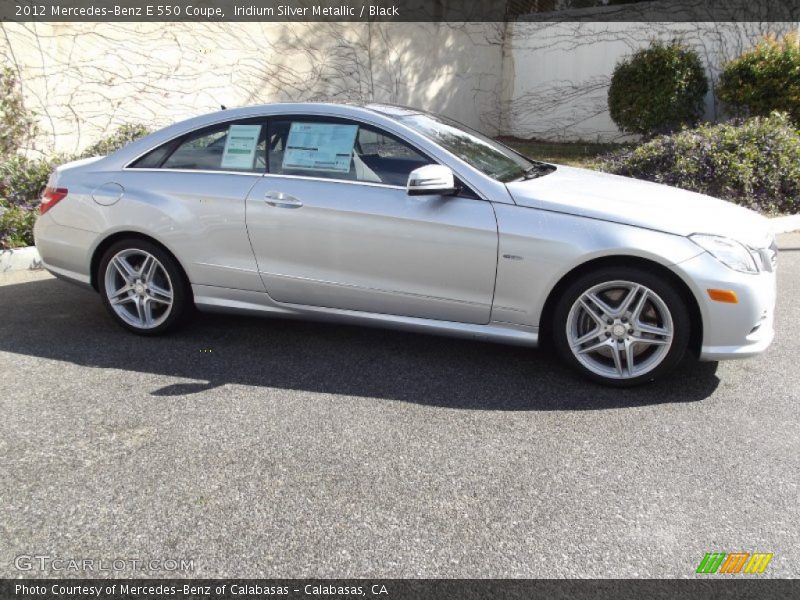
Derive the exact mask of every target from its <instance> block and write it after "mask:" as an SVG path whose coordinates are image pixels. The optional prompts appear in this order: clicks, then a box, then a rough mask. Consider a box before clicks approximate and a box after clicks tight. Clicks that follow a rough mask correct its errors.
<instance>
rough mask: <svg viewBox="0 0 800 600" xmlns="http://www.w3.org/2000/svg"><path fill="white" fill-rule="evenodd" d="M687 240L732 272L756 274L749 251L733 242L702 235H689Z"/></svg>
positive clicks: (755, 267)
mask: <svg viewBox="0 0 800 600" xmlns="http://www.w3.org/2000/svg"><path fill="white" fill-rule="evenodd" d="M689 239H690V240H692V241H693V242H694V243H695V244H697V245H698V246H700V247H701V248H702V249H703V250H706V251H707V252H708V253H709V254H711V255H712V256H714V258H716V259H717V260H718V261H720V262H721V263H722V264H723V265H725V266H726V267H730V268H731V269H733V270H734V271H740V272H742V273H758V267H757V266H756V261H755V260H754V259H753V256H752V255H751V254H750V251H749V250H748V249H747V248H746V247H745V246H743V245H742V244H740V243H739V242H737V241H735V240H732V239H730V238H726V237H720V236H718V235H706V234H702V233H696V234H694V235H690V236H689Z"/></svg>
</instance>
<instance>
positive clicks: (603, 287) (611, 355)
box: [567, 281, 674, 379]
mask: <svg viewBox="0 0 800 600" xmlns="http://www.w3.org/2000/svg"><path fill="white" fill-rule="evenodd" d="M673 335H674V327H673V323H672V315H671V314H670V311H669V308H667V305H666V303H665V302H664V301H663V300H662V299H661V297H660V296H659V295H658V294H656V293H655V292H654V291H653V290H651V289H650V288H648V287H646V286H644V285H641V284H639V283H634V282H632V281H608V282H605V283H601V284H598V285H595V286H593V287H591V288H589V289H588V290H586V291H585V292H583V293H582V294H581V295H580V296H579V297H578V299H577V300H576V301H575V303H574V304H573V305H572V308H571V309H570V311H569V315H568V316H567V341H568V342H569V347H570V349H571V350H572V353H573V355H574V356H575V358H577V359H578V361H579V362H580V363H581V364H582V365H583V366H584V367H586V368H587V369H589V370H590V371H591V372H592V373H595V374H597V375H600V376H602V377H608V378H612V379H632V378H634V377H639V376H640V375H644V374H645V373H648V372H650V371H652V370H653V369H655V368H656V367H657V366H658V365H659V364H661V362H662V361H663V360H664V358H665V357H666V356H667V354H668V353H669V349H670V347H671V346H672V338H673Z"/></svg>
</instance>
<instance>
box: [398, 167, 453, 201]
mask: <svg viewBox="0 0 800 600" xmlns="http://www.w3.org/2000/svg"><path fill="white" fill-rule="evenodd" d="M406 190H407V191H408V195H409V196H424V195H429V194H439V195H452V194H455V193H456V181H455V177H454V176H453V171H452V170H451V169H450V167H445V166H444V165H425V166H424V167H420V168H418V169H414V170H413V171H411V173H409V175H408V184H407V185H406Z"/></svg>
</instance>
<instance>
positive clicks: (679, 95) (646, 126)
mask: <svg viewBox="0 0 800 600" xmlns="http://www.w3.org/2000/svg"><path fill="white" fill-rule="evenodd" d="M706 92H708V79H707V78H706V74H705V71H704V70H703V65H702V63H701V62H700V57H699V56H698V55H697V53H696V52H695V51H693V50H690V49H688V48H686V47H684V46H683V45H681V44H680V43H679V42H677V41H672V42H670V43H669V44H663V43H660V42H653V43H652V44H651V45H650V47H649V48H645V49H643V50H639V51H638V52H636V53H634V54H633V56H631V57H630V58H628V59H627V60H624V61H622V62H620V63H618V64H617V66H616V67H615V68H614V74H613V75H612V77H611V87H609V90H608V109H609V112H610V114H611V118H612V119H613V120H614V123H616V124H617V127H619V128H620V129H621V130H622V131H625V132H628V133H638V134H642V135H645V136H652V135H655V134H659V133H669V132H671V131H675V130H676V129H679V128H680V127H681V126H684V125H695V124H697V122H698V121H699V120H700V117H701V116H702V114H703V99H704V97H705V95H706Z"/></svg>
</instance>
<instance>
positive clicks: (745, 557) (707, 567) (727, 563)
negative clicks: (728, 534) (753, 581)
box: [697, 552, 772, 574]
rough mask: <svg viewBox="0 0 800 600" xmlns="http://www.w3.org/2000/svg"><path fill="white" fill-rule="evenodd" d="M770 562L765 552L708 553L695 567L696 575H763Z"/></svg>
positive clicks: (770, 555)
mask: <svg viewBox="0 0 800 600" xmlns="http://www.w3.org/2000/svg"><path fill="white" fill-rule="evenodd" d="M771 560H772V553H766V552H754V553H752V554H750V553H749V552H733V553H729V554H726V553H725V552H709V553H707V554H706V555H705V556H704V557H703V560H701V561H700V564H699V565H698V566H697V573H704V574H711V573H763V572H764V571H765V570H766V569H767V565H768V564H769V563H770V561H771Z"/></svg>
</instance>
